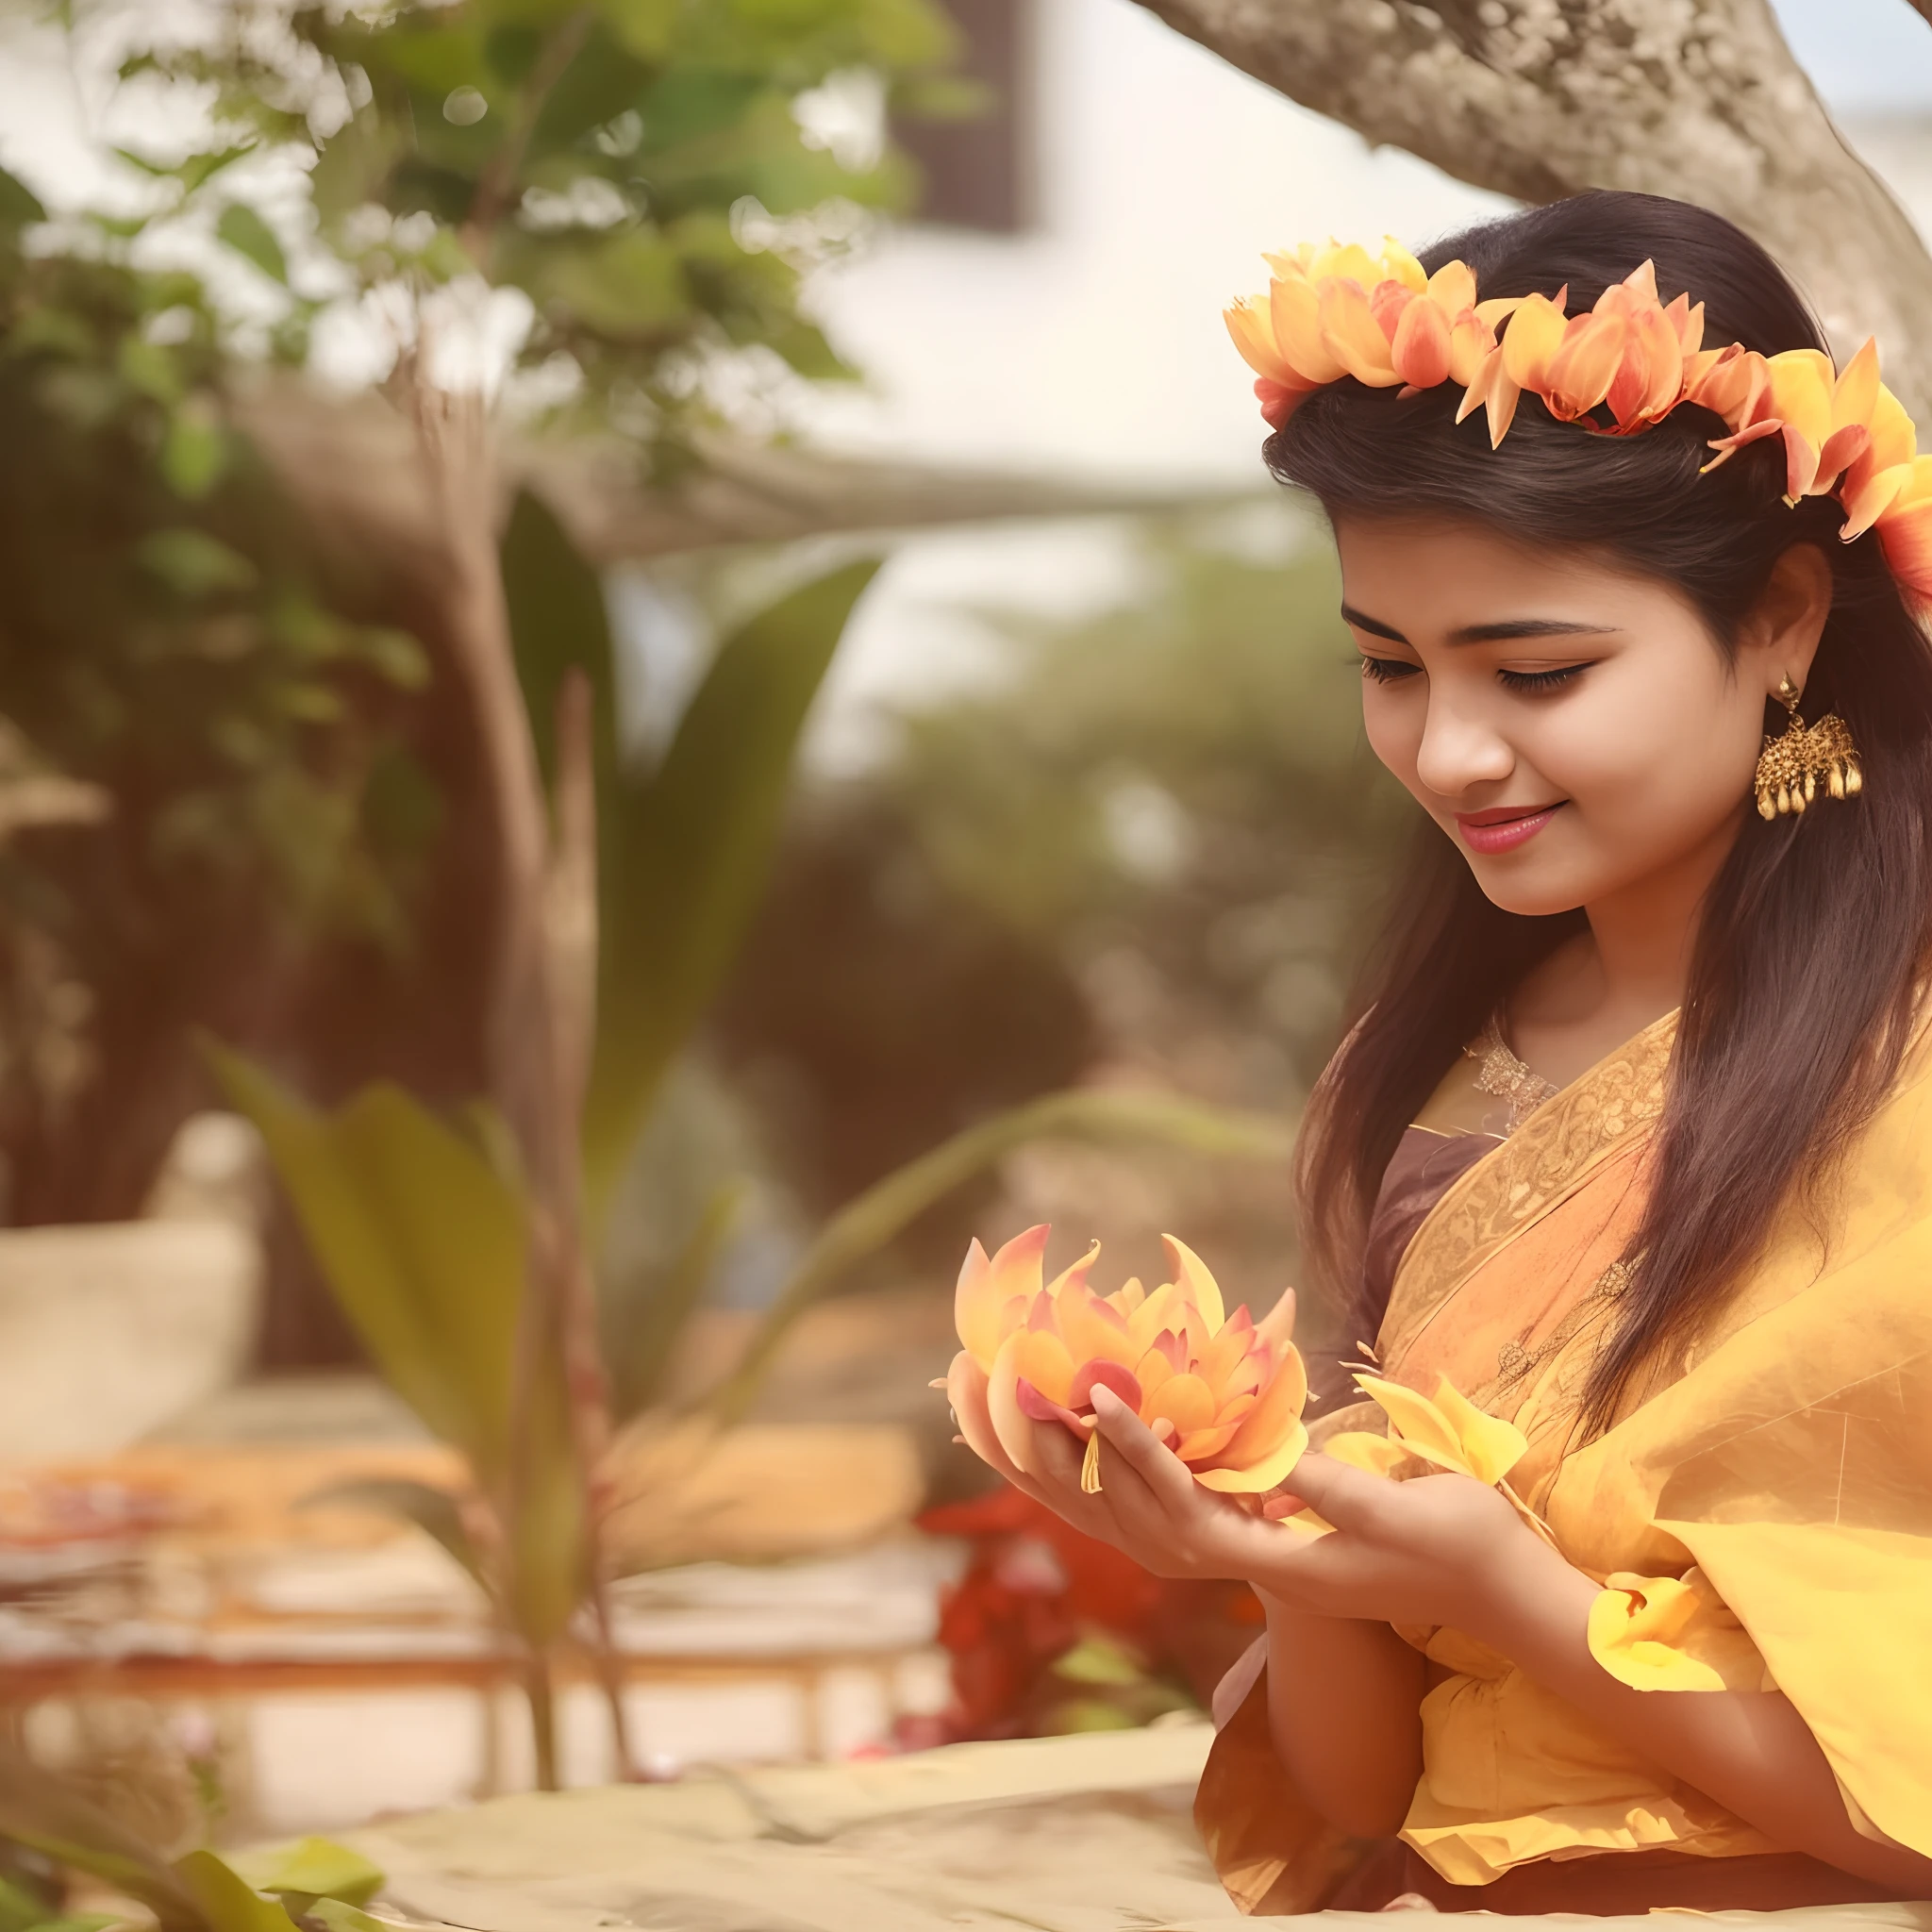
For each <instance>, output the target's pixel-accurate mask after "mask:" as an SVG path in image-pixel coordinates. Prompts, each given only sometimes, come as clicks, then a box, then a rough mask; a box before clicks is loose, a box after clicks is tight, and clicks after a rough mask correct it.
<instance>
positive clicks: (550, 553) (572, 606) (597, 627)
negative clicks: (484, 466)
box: [500, 490, 617, 793]
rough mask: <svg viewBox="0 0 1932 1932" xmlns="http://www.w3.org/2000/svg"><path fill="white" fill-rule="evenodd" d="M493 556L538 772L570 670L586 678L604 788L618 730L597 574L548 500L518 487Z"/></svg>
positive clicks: (550, 750)
mask: <svg viewBox="0 0 1932 1932" xmlns="http://www.w3.org/2000/svg"><path fill="white" fill-rule="evenodd" d="M500 559H501V566H502V571H503V594H504V601H505V603H506V604H507V605H508V609H509V628H510V640H511V642H512V645H513V647H514V649H515V651H516V659H517V676H518V678H519V680H520V681H521V682H522V685H523V689H524V703H525V707H526V708H527V709H528V711H529V714H530V731H531V734H532V735H533V736H534V738H535V739H536V741H537V758H538V760H539V762H540V763H541V766H542V769H543V776H544V780H545V782H546V783H548V782H549V781H550V780H551V779H552V778H554V776H555V767H556V761H557V699H558V692H559V691H561V690H562V689H563V681H564V678H565V677H566V676H567V675H569V674H570V673H571V672H572V671H573V670H576V671H581V672H582V673H583V674H584V675H585V676H587V677H588V678H589V679H590V680H591V705H592V718H593V729H594V734H595V736H594V746H593V756H594V759H595V766H596V773H597V780H598V790H599V791H600V793H603V792H607V791H608V788H609V785H610V783H611V780H612V777H613V775H614V774H615V771H616V765H617V737H616V691H615V685H614V682H613V674H612V668H611V648H610V614H609V611H608V609H607V608H606V606H605V603H604V583H603V579H602V578H600V577H599V576H598V575H597V573H596V571H595V570H593V569H592V568H591V565H590V563H589V562H588V561H587V560H586V559H585V558H583V557H582V556H581V555H580V554H579V553H578V551H577V548H576V546H575V544H574V543H572V541H570V537H569V535H568V534H567V533H566V532H565V530H564V527H563V525H561V524H560V523H558V520H557V517H556V515H555V514H554V513H553V511H552V510H551V509H550V507H549V506H548V505H547V504H546V503H544V501H543V500H542V498H541V497H540V496H536V495H534V494H532V492H531V491H527V490H520V491H518V492H517V498H516V502H515V503H514V504H513V505H512V506H511V508H510V513H509V523H508V525H507V526H506V527H505V529H504V533H503V543H502V547H501V551H500Z"/></svg>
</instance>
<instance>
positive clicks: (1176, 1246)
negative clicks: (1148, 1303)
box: [1160, 1234, 1227, 1335]
mask: <svg viewBox="0 0 1932 1932" xmlns="http://www.w3.org/2000/svg"><path fill="white" fill-rule="evenodd" d="M1160 1245H1161V1246H1162V1247H1163V1248H1165V1249H1166V1250H1167V1261H1168V1266H1169V1267H1171V1268H1172V1269H1173V1270H1174V1287H1175V1288H1176V1289H1177V1290H1178V1291H1180V1293H1181V1294H1182V1295H1184V1296H1185V1297H1186V1298H1187V1299H1188V1300H1189V1301H1190V1302H1191V1303H1192V1304H1193V1305H1194V1307H1197V1308H1198V1309H1199V1310H1200V1311H1201V1319H1202V1322H1203V1323H1204V1324H1206V1327H1207V1331H1208V1334H1209V1335H1216V1334H1219V1333H1220V1331H1221V1324H1223V1323H1224V1322H1225V1321H1226V1320H1227V1316H1226V1313H1225V1312H1224V1309H1223V1307H1222V1303H1221V1289H1220V1286H1219V1284H1217V1283H1216V1281H1215V1279H1214V1277H1213V1275H1211V1274H1209V1273H1208V1264H1207V1262H1205V1261H1204V1260H1202V1258H1201V1257H1200V1256H1199V1255H1197V1254H1195V1252H1194V1251H1193V1249H1192V1248H1191V1247H1189V1246H1188V1244H1187V1242H1185V1241H1176V1240H1175V1239H1174V1236H1173V1235H1171V1234H1164V1235H1162V1236H1161V1237H1160Z"/></svg>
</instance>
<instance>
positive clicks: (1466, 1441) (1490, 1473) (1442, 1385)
mask: <svg viewBox="0 0 1932 1932" xmlns="http://www.w3.org/2000/svg"><path fill="white" fill-rule="evenodd" d="M1436 1409H1437V1411H1438V1413H1439V1414H1441V1415H1442V1416H1444V1417H1445V1418H1446V1419H1447V1420H1448V1423H1449V1425H1450V1427H1451V1428H1453V1429H1454V1430H1455V1432H1456V1440H1457V1442H1458V1443H1459V1444H1460V1445H1461V1449H1462V1457H1463V1460H1464V1462H1465V1463H1466V1464H1467V1465H1468V1468H1469V1473H1470V1474H1471V1475H1473V1476H1474V1477H1475V1479H1476V1481H1477V1482H1479V1483H1489V1484H1491V1486H1493V1485H1495V1484H1497V1483H1499V1482H1501V1481H1502V1480H1503V1478H1504V1477H1505V1476H1506V1475H1507V1474H1509V1472H1510V1471H1511V1470H1512V1469H1514V1468H1515V1467H1516V1465H1517V1464H1518V1463H1519V1462H1521V1461H1522V1460H1523V1458H1524V1456H1525V1455H1526V1454H1527V1453H1528V1450H1529V1442H1528V1441H1527V1439H1526V1438H1525V1437H1524V1434H1523V1431H1522V1430H1521V1429H1519V1428H1518V1427H1517V1426H1516V1425H1515V1424H1514V1423H1506V1422H1505V1421H1503V1419H1502V1418H1501V1417H1500V1416H1493V1415H1490V1414H1487V1413H1486V1412H1485V1411H1484V1410H1482V1409H1480V1408H1478V1407H1476V1406H1475V1404H1474V1403H1473V1402H1472V1401H1471V1400H1470V1399H1469V1397H1468V1396H1466V1395H1464V1394H1463V1393H1462V1392H1461V1391H1460V1390H1458V1389H1457V1387H1456V1386H1455V1384H1454V1383H1452V1382H1451V1381H1450V1380H1449V1378H1448V1377H1447V1376H1446V1375H1444V1376H1442V1377H1441V1379H1439V1380H1438V1382H1437V1384H1436Z"/></svg>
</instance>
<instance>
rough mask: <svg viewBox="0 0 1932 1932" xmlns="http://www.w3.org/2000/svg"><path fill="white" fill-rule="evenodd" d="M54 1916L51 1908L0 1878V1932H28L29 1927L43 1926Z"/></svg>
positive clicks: (5, 1879) (29, 1893)
mask: <svg viewBox="0 0 1932 1932" xmlns="http://www.w3.org/2000/svg"><path fill="white" fill-rule="evenodd" d="M54 1916H55V1913H54V1908H53V1907H51V1906H49V1905H47V1904H46V1903H45V1902H44V1901H42V1900H41V1899H38V1898H36V1897H34V1895H33V1894H32V1893H31V1892H28V1891H23V1890H21V1888H20V1887H19V1886H17V1885H15V1884H12V1883H11V1882H10V1881H9V1880H8V1879H7V1878H5V1877H0V1932H30V1928H31V1927H33V1926H35V1925H44V1924H46V1923H47V1921H48V1920H49V1919H50V1918H52V1917H54Z"/></svg>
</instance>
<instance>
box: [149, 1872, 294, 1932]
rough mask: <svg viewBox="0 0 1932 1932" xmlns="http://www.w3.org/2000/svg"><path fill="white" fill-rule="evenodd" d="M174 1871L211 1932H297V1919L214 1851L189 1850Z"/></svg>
mask: <svg viewBox="0 0 1932 1932" xmlns="http://www.w3.org/2000/svg"><path fill="white" fill-rule="evenodd" d="M175 1871H176V1872H177V1873H179V1874H180V1876H181V1882H182V1884H183V1885H185V1886H186V1887H187V1888H188V1890H189V1891H190V1892H191V1893H192V1896H193V1899H194V1902H195V1904H196V1905H198V1906H199V1907H201V1912H202V1916H203V1918H204V1919H205V1920H206V1921H207V1922H208V1928H209V1932H295V1922H294V1920H292V1919H291V1918H290V1916H289V1914H288V1911H287V1909H286V1907H283V1906H281V1905H280V1904H278V1903H277V1902H276V1901H275V1899H270V1898H263V1897H262V1896H261V1894H260V1893H259V1892H258V1891H257V1890H254V1889H253V1887H251V1886H250V1885H249V1884H248V1883H247V1881H246V1880H245V1879H243V1878H242V1876H241V1875H240V1874H238V1873H236V1872H235V1871H234V1870H233V1869H232V1868H230V1867H229V1866H227V1865H225V1864H224V1863H223V1862H222V1860H221V1859H220V1858H218V1857H215V1855H214V1854H213V1853H212V1852H190V1853H189V1854H188V1856H187V1857H185V1858H176V1859H175Z"/></svg>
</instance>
